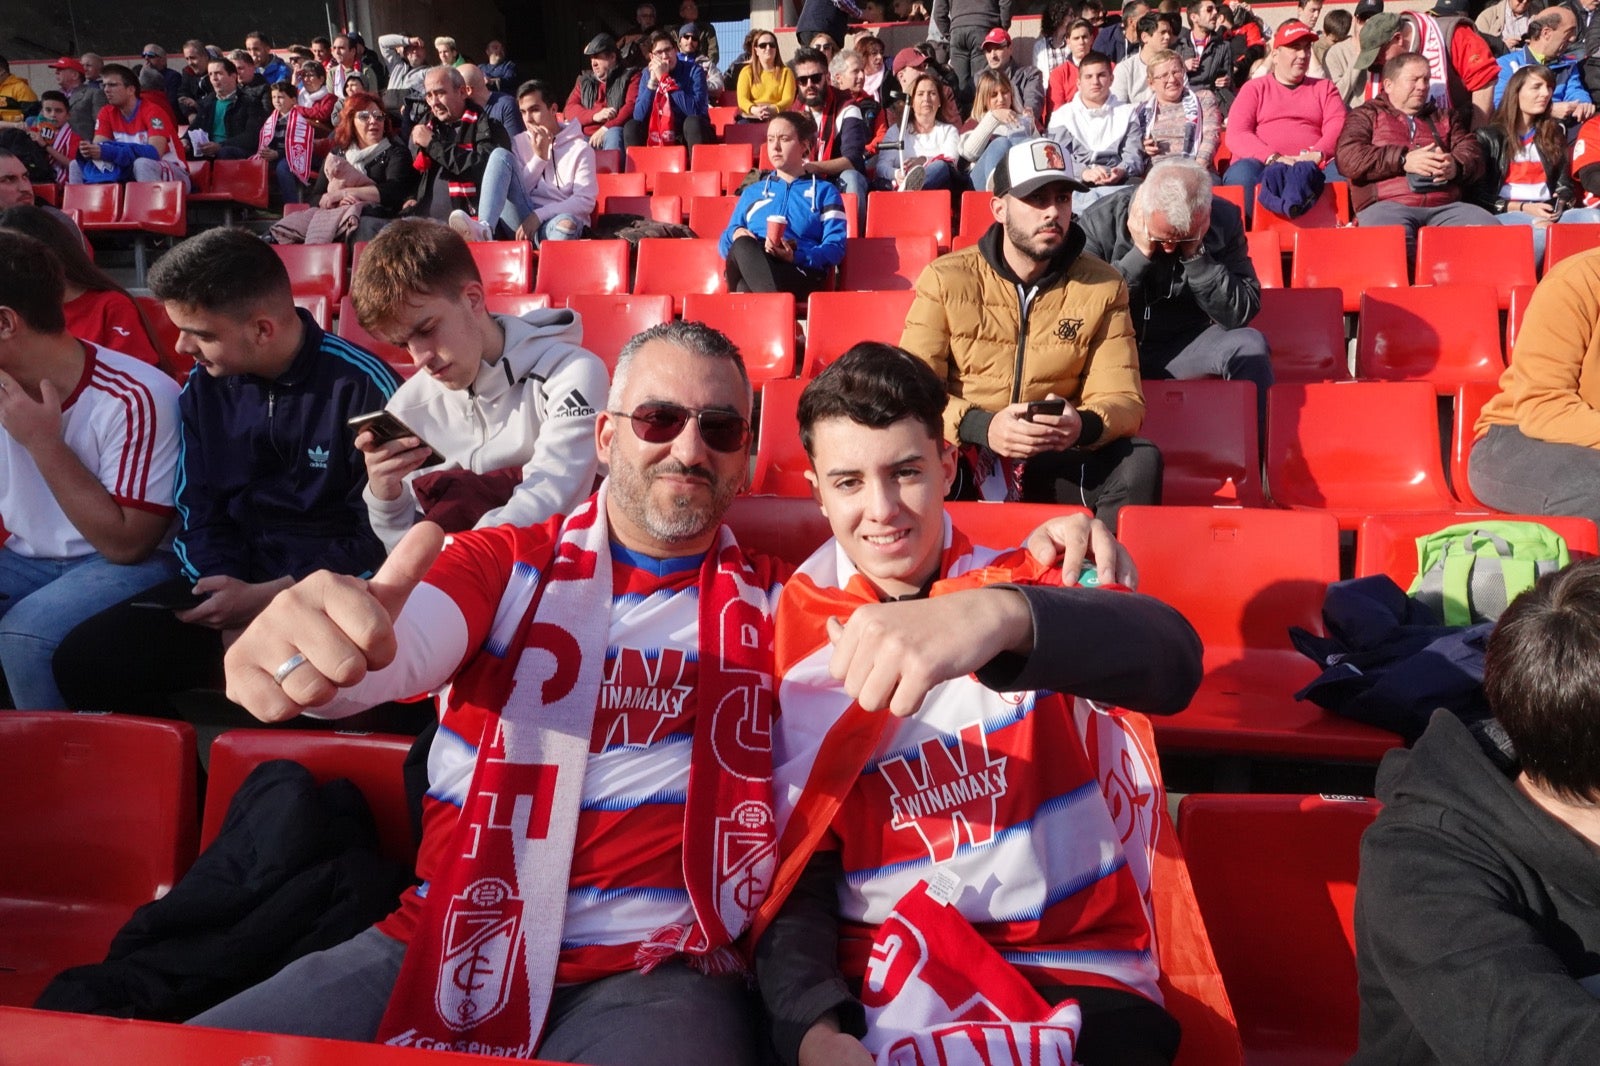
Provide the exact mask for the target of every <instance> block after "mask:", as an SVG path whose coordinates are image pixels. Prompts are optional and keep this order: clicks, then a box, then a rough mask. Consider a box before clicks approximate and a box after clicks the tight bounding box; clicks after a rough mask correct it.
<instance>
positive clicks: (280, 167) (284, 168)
mask: <svg viewBox="0 0 1600 1066" xmlns="http://www.w3.org/2000/svg"><path fill="white" fill-rule="evenodd" d="M272 176H273V178H274V179H275V180H276V181H277V183H278V195H279V196H280V197H282V198H283V202H284V203H286V204H297V203H299V202H300V194H301V193H302V192H304V191H305V190H306V189H309V188H310V186H309V185H301V184H300V179H299V178H297V177H295V176H294V171H292V170H290V169H289V160H288V159H287V158H284V159H279V160H278V161H277V162H276V163H274V164H273V165H272Z"/></svg>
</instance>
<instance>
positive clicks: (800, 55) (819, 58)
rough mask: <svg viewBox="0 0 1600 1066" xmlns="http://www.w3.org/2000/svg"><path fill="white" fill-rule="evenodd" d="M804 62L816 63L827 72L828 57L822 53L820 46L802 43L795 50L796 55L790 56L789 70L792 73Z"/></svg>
mask: <svg viewBox="0 0 1600 1066" xmlns="http://www.w3.org/2000/svg"><path fill="white" fill-rule="evenodd" d="M802 63H815V64H817V65H818V66H819V67H821V68H822V69H823V72H824V73H826V72H827V69H828V57H827V56H825V55H823V54H822V50H821V49H819V48H812V47H811V46H810V45H809V44H805V45H801V46H800V47H799V48H796V49H795V50H794V55H792V56H790V57H789V70H790V72H791V73H792V72H793V71H794V69H795V68H796V67H798V66H799V65H800V64H802Z"/></svg>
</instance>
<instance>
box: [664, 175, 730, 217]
mask: <svg viewBox="0 0 1600 1066" xmlns="http://www.w3.org/2000/svg"><path fill="white" fill-rule="evenodd" d="M721 193H722V175H721V174H718V173H714V172H711V171H705V170H685V171H683V172H681V173H666V174H657V175H656V188H655V195H657V196H676V197H678V199H680V200H682V201H683V203H684V207H685V211H686V212H687V208H688V204H689V201H690V200H691V199H693V198H694V197H696V196H718V195H720V194H721ZM677 221H679V222H682V221H683V218H682V217H681V216H680V217H679V218H678V219H677Z"/></svg>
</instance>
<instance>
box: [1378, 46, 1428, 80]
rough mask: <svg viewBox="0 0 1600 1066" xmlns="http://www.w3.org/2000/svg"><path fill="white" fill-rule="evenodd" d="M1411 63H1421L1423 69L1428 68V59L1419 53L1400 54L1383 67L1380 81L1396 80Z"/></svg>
mask: <svg viewBox="0 0 1600 1066" xmlns="http://www.w3.org/2000/svg"><path fill="white" fill-rule="evenodd" d="M1413 63H1421V64H1422V65H1423V66H1425V67H1426V66H1430V64H1429V63H1428V57H1427V56H1425V55H1423V54H1422V53H1421V52H1401V53H1400V54H1399V55H1397V56H1395V57H1393V58H1392V59H1390V60H1389V61H1388V62H1386V63H1385V64H1384V65H1383V74H1382V75H1381V78H1380V80H1382V81H1388V80H1390V79H1391V78H1398V77H1399V76H1400V72H1401V71H1402V70H1405V69H1406V68H1407V67H1409V66H1411V64H1413Z"/></svg>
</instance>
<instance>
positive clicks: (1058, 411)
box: [1028, 400, 1067, 422]
mask: <svg viewBox="0 0 1600 1066" xmlns="http://www.w3.org/2000/svg"><path fill="white" fill-rule="evenodd" d="M1066 413H1067V401H1065V400H1033V401H1031V402H1030V403H1029V404H1028V421H1029V422H1032V421H1033V420H1034V417H1035V416H1036V415H1064V414H1066Z"/></svg>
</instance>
